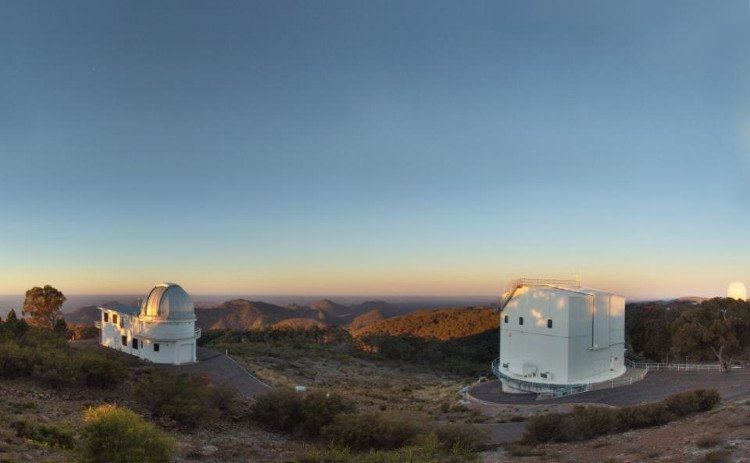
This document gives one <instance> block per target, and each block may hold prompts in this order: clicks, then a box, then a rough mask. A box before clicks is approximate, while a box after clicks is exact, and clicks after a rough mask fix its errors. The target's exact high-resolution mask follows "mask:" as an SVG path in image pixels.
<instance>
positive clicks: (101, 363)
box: [77, 352, 127, 389]
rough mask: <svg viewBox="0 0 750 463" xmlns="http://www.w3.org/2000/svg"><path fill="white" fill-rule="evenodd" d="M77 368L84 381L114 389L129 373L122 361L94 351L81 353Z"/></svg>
mask: <svg viewBox="0 0 750 463" xmlns="http://www.w3.org/2000/svg"><path fill="white" fill-rule="evenodd" d="M77 368H78V370H79V372H80V376H81V379H82V381H83V383H84V384H85V385H86V386H87V387H91V388H98V389H114V388H115V387H116V386H118V385H119V384H120V383H121V382H122V381H123V380H124V379H125V376H126V374H127V369H126V368H125V365H123V363H122V362H120V361H117V360H113V359H110V358H108V357H106V356H104V355H101V354H98V353H94V352H84V353H83V354H81V356H80V357H79V358H78V365H77Z"/></svg>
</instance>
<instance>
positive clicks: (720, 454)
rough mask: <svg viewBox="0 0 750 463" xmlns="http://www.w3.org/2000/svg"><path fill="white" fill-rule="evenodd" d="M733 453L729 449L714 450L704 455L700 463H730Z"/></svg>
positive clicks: (699, 460)
mask: <svg viewBox="0 0 750 463" xmlns="http://www.w3.org/2000/svg"><path fill="white" fill-rule="evenodd" d="M731 457H732V452H731V451H729V450H727V449H720V450H712V451H710V452H708V453H707V454H705V455H703V457H701V458H700V459H698V462H700V463H728V462H730V461H732V459H731Z"/></svg>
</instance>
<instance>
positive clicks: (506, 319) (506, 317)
mask: <svg viewBox="0 0 750 463" xmlns="http://www.w3.org/2000/svg"><path fill="white" fill-rule="evenodd" d="M505 323H508V316H507V315H506V316H505Z"/></svg>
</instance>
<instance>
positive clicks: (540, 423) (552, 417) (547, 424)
mask: <svg viewBox="0 0 750 463" xmlns="http://www.w3.org/2000/svg"><path fill="white" fill-rule="evenodd" d="M563 416H564V415H563V414H562V413H545V414H544V415H538V416H533V417H531V418H530V419H529V420H527V421H526V431H525V433H524V440H525V441H528V442H552V441H555V440H557V439H559V437H560V436H561V435H562V432H561V423H562V419H563Z"/></svg>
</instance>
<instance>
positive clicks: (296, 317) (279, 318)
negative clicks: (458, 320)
mask: <svg viewBox="0 0 750 463" xmlns="http://www.w3.org/2000/svg"><path fill="white" fill-rule="evenodd" d="M407 310H408V309H404V308H401V307H397V306H393V305H391V304H389V303H388V302H386V301H366V302H363V303H361V304H352V305H342V304H338V303H336V302H334V301H332V300H330V299H322V300H320V301H316V302H313V303H311V304H310V305H300V304H296V303H292V304H289V305H287V306H280V305H276V304H271V303H268V302H261V301H249V300H246V299H232V300H230V301H226V302H223V303H221V304H218V305H216V306H213V307H198V308H196V309H195V314H196V316H197V317H198V321H197V325H198V326H199V327H201V328H202V329H204V330H220V329H224V330H257V329H265V328H311V327H315V326H318V327H323V326H347V325H348V324H349V323H351V322H354V321H355V320H356V323H355V325H356V326H358V327H361V326H363V325H364V324H365V323H366V322H370V321H375V320H379V319H382V318H385V317H391V316H394V315H399V314H402V313H404V312H406V311H407ZM64 317H65V320H66V321H67V322H68V323H76V324H91V323H93V322H94V320H97V319H98V318H99V310H98V308H97V306H96V305H89V306H84V307H80V308H78V309H76V310H73V311H72V312H69V313H66V314H64Z"/></svg>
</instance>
